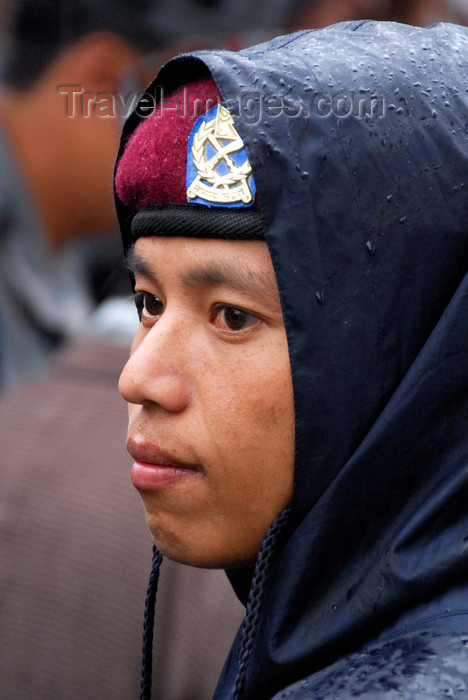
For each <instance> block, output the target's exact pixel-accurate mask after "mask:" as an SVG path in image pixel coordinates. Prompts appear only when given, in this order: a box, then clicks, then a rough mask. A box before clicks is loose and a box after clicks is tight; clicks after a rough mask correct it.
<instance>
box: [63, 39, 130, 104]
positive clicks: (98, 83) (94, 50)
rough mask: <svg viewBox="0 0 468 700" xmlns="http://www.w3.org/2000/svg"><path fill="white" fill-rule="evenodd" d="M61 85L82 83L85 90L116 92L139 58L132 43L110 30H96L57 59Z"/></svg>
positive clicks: (81, 85)
mask: <svg viewBox="0 0 468 700" xmlns="http://www.w3.org/2000/svg"><path fill="white" fill-rule="evenodd" d="M54 63H55V66H54V68H53V69H52V70H53V72H54V73H55V74H56V76H57V78H58V74H59V73H60V78H59V80H60V82H61V84H69V85H72V84H74V85H80V87H82V88H83V90H85V91H89V92H93V93H100V92H106V93H109V92H116V91H117V90H118V88H119V84H120V81H121V79H122V74H123V73H124V72H125V70H126V69H127V68H129V67H136V66H137V64H138V63H139V57H138V55H137V54H136V53H135V51H133V49H131V47H130V45H129V44H128V43H127V42H126V41H125V40H124V39H121V38H120V37H119V36H117V35H115V34H112V33H111V32H95V33H92V34H89V35H87V36H85V37H83V38H82V39H79V40H78V41H77V42H76V43H75V44H73V45H72V46H70V47H69V48H68V49H66V50H65V51H64V53H63V54H62V55H61V56H59V57H58V58H57V59H56V61H55V62H54Z"/></svg>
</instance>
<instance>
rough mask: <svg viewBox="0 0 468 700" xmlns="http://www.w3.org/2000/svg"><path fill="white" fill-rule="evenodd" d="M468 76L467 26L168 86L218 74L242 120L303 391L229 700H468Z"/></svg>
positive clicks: (232, 66)
mask: <svg viewBox="0 0 468 700" xmlns="http://www.w3.org/2000/svg"><path fill="white" fill-rule="evenodd" d="M467 59H468V30H467V29H466V28H461V27H457V26H455V25H444V24H441V25H436V26H434V27H431V28H426V29H422V28H414V27H409V26H405V25H397V24H393V23H376V22H352V23H342V24H339V25H336V26H334V27H330V28H327V29H324V30H318V31H305V32H299V33H296V34H293V35H291V36H288V37H280V38H277V39H275V40H273V41H271V42H269V43H266V44H262V45H260V46H257V47H253V48H250V49H246V50H244V51H241V52H240V53H232V52H226V51H219V52H211V51H210V52H199V53H197V54H193V55H190V56H182V57H179V58H178V59H175V60H174V61H172V62H170V63H169V64H167V65H166V67H164V68H163V69H162V71H161V72H160V74H159V76H158V77H157V79H156V83H155V84H157V85H159V86H162V87H163V89H164V90H165V91H166V92H169V91H170V90H173V89H175V88H176V87H178V86H179V85H181V84H183V83H186V82H188V80H190V78H191V76H198V75H201V74H203V73H206V72H209V73H210V74H211V75H212V76H213V78H214V80H215V81H216V83H217V85H218V88H219V90H220V92H221V94H222V97H223V100H224V104H225V105H226V106H227V108H228V109H229V110H230V112H231V114H232V115H233V118H234V121H235V124H236V128H237V130H238V132H239V133H240V135H241V137H242V139H243V141H244V143H245V146H246V149H247V152H248V155H249V160H250V162H251V165H252V168H253V173H254V177H255V182H256V187H257V198H258V204H259V207H260V209H261V214H262V217H263V222H264V226H265V230H266V238H267V243H268V246H269V250H270V254H271V258H272V261H273V266H274V269H275V273H276V277H277V281H278V287H279V292H280V297H281V303H282V308H283V315H284V323H285V326H286V332H287V337H288V344H289V353H290V362H291V372H292V380H293V387H294V397H295V415H296V462H295V483H294V493H293V497H292V502H291V504H290V506H289V508H288V509H287V510H286V511H285V512H283V513H282V514H280V516H279V517H278V518H277V519H276V521H275V522H274V523H273V524H272V527H271V528H270V530H269V532H268V533H267V535H266V537H265V540H264V542H263V545H262V548H261V551H260V554H259V557H258V560H257V563H256V566H255V570H254V571H247V570H240V571H232V572H228V574H229V576H230V578H231V581H232V583H233V585H234V587H235V589H236V591H237V593H238V595H239V596H240V597H241V598H242V599H243V600H244V602H246V605H247V608H246V617H245V620H244V623H243V625H242V627H241V629H240V631H239V633H238V635H237V637H236V639H235V641H234V644H233V648H232V650H231V653H230V656H229V658H228V660H227V662H226V665H225V668H224V671H223V674H222V676H221V678H220V681H219V684H218V688H217V691H216V694H215V698H217V699H219V700H221V699H222V700H227V699H228V698H246V699H249V700H266V699H267V698H272V697H276V698H314V699H318V698H348V697H355V696H357V697H369V698H371V697H380V696H381V695H382V696H385V697H405V698H418V697H420V696H421V697H433V696H436V695H438V694H440V693H441V692H442V693H443V690H444V688H445V689H447V688H449V689H450V688H451V689H452V690H451V691H450V692H453V693H454V694H457V693H458V694H460V693H463V692H467V690H466V689H467V687H468V686H467V683H468V650H467V645H468V322H467V321H468V277H467V274H466V273H467V263H468V106H467V102H468V70H467V64H468V60H467ZM138 120H139V117H138V114H135V115H134V116H133V117H132V118H131V119H130V120H129V122H128V123H127V127H126V132H125V134H124V137H125V135H126V134H128V133H129V132H130V131H131V130H132V129H133V128H135V125H136V124H137V123H138ZM120 216H121V221H123V220H124V215H123V214H122V212H121V213H120ZM448 696H449V697H450V695H448Z"/></svg>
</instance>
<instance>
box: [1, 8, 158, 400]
mask: <svg viewBox="0 0 468 700" xmlns="http://www.w3.org/2000/svg"><path fill="white" fill-rule="evenodd" d="M12 11H13V16H12V18H11V40H10V43H9V45H8V50H7V52H6V55H5V61H4V77H3V89H2V92H1V94H0V250H1V256H0V260H1V262H0V300H1V311H0V327H1V332H0V387H1V388H5V387H7V386H11V385H14V384H17V383H18V382H19V381H20V380H21V379H22V378H23V377H25V376H26V375H27V374H29V373H31V372H33V371H35V370H38V369H40V368H41V367H42V366H43V364H44V361H45V359H46V358H47V357H48V355H49V354H50V352H51V351H52V350H54V349H55V348H56V347H57V346H58V344H59V343H60V342H61V341H62V340H64V339H65V338H66V337H68V336H70V335H71V334H73V333H74V332H75V331H76V330H77V329H78V328H79V327H80V325H81V324H82V322H83V321H84V319H85V318H86V316H87V315H88V313H89V311H90V310H91V309H92V307H93V304H94V298H93V293H92V289H91V287H90V281H89V279H87V275H86V270H85V266H84V264H81V265H80V256H79V254H78V252H77V243H76V242H77V241H78V240H80V239H82V238H83V237H84V236H90V235H92V236H96V234H103V233H105V232H109V231H112V230H114V227H115V220H114V214H113V212H112V194H111V187H110V185H109V182H110V178H111V173H112V159H113V157H114V153H115V148H116V144H117V140H118V135H119V131H120V123H119V120H117V119H115V118H114V119H113V118H103V113H102V112H101V113H98V110H97V109H96V95H99V94H102V93H104V94H106V95H108V94H116V93H117V92H118V91H119V89H121V88H122V86H123V85H124V84H125V83H128V81H129V80H130V79H133V83H134V85H136V87H137V88H140V89H141V85H143V81H144V76H143V55H144V52H145V51H149V50H150V49H153V48H154V47H155V46H158V45H159V43H160V39H159V35H158V33H157V30H156V29H155V25H154V22H153V23H150V22H148V21H146V15H147V13H148V12H149V4H148V3H147V2H145V1H144V0H139V1H138V2H136V3H135V2H133V3H129V2H126V1H125V0H96V1H93V2H91V0H77V1H76V2H73V3H68V2H65V1H64V0H63V1H62V0H60V1H59V2H57V1H56V0H54V1H53V2H52V1H51V0H20V2H17V3H15V4H14V5H13V7H12ZM129 17H131V21H129ZM67 86H74V87H73V89H74V90H76V92H77V94H76V95H75V96H74V97H73V98H72V97H71V96H70V94H69V90H71V89H72V88H68V87H67ZM72 103H73V104H72ZM83 113H85V116H86V118H80V117H81V116H82V115H83ZM104 116H107V117H109V114H107V115H104ZM89 240H91V239H89ZM108 247H109V250H110V249H111V246H108ZM78 249H79V246H78Z"/></svg>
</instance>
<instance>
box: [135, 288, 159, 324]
mask: <svg viewBox="0 0 468 700" xmlns="http://www.w3.org/2000/svg"><path fill="white" fill-rule="evenodd" d="M135 305H136V307H137V311H138V316H139V317H140V320H141V318H142V316H161V314H162V313H163V311H164V305H163V303H162V301H161V299H159V298H158V297H155V296H154V295H153V294H150V293H149V292H137V293H136V294H135Z"/></svg>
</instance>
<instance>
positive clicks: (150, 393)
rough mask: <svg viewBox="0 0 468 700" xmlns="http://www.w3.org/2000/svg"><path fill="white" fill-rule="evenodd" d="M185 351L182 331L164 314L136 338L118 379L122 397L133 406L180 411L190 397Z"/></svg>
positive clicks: (185, 346)
mask: <svg viewBox="0 0 468 700" xmlns="http://www.w3.org/2000/svg"><path fill="white" fill-rule="evenodd" d="M139 332H141V330H140V331H139ZM186 348H187V345H186V343H185V341H184V331H183V329H182V328H181V326H180V324H176V323H172V322H171V320H170V319H169V317H166V314H164V315H163V316H162V317H161V318H160V319H159V320H158V321H157V323H156V324H155V325H154V326H153V327H152V328H151V329H150V330H149V332H147V333H146V334H145V335H144V336H143V338H142V339H141V341H140V342H138V335H137V341H136V343H134V347H133V349H132V353H131V355H130V358H129V360H128V362H127V364H126V365H125V367H124V369H123V371H122V374H121V376H120V380H119V391H120V393H121V395H122V396H123V398H124V399H125V400H126V401H128V402H129V403H133V404H143V403H146V402H151V403H153V404H157V405H158V406H160V407H161V408H163V409H164V410H166V411H170V412H174V413H178V412H180V411H183V410H184V409H185V408H186V407H187V405H188V404H189V402H190V398H191V384H190V380H189V372H188V368H187V356H186V355H187V353H186Z"/></svg>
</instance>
